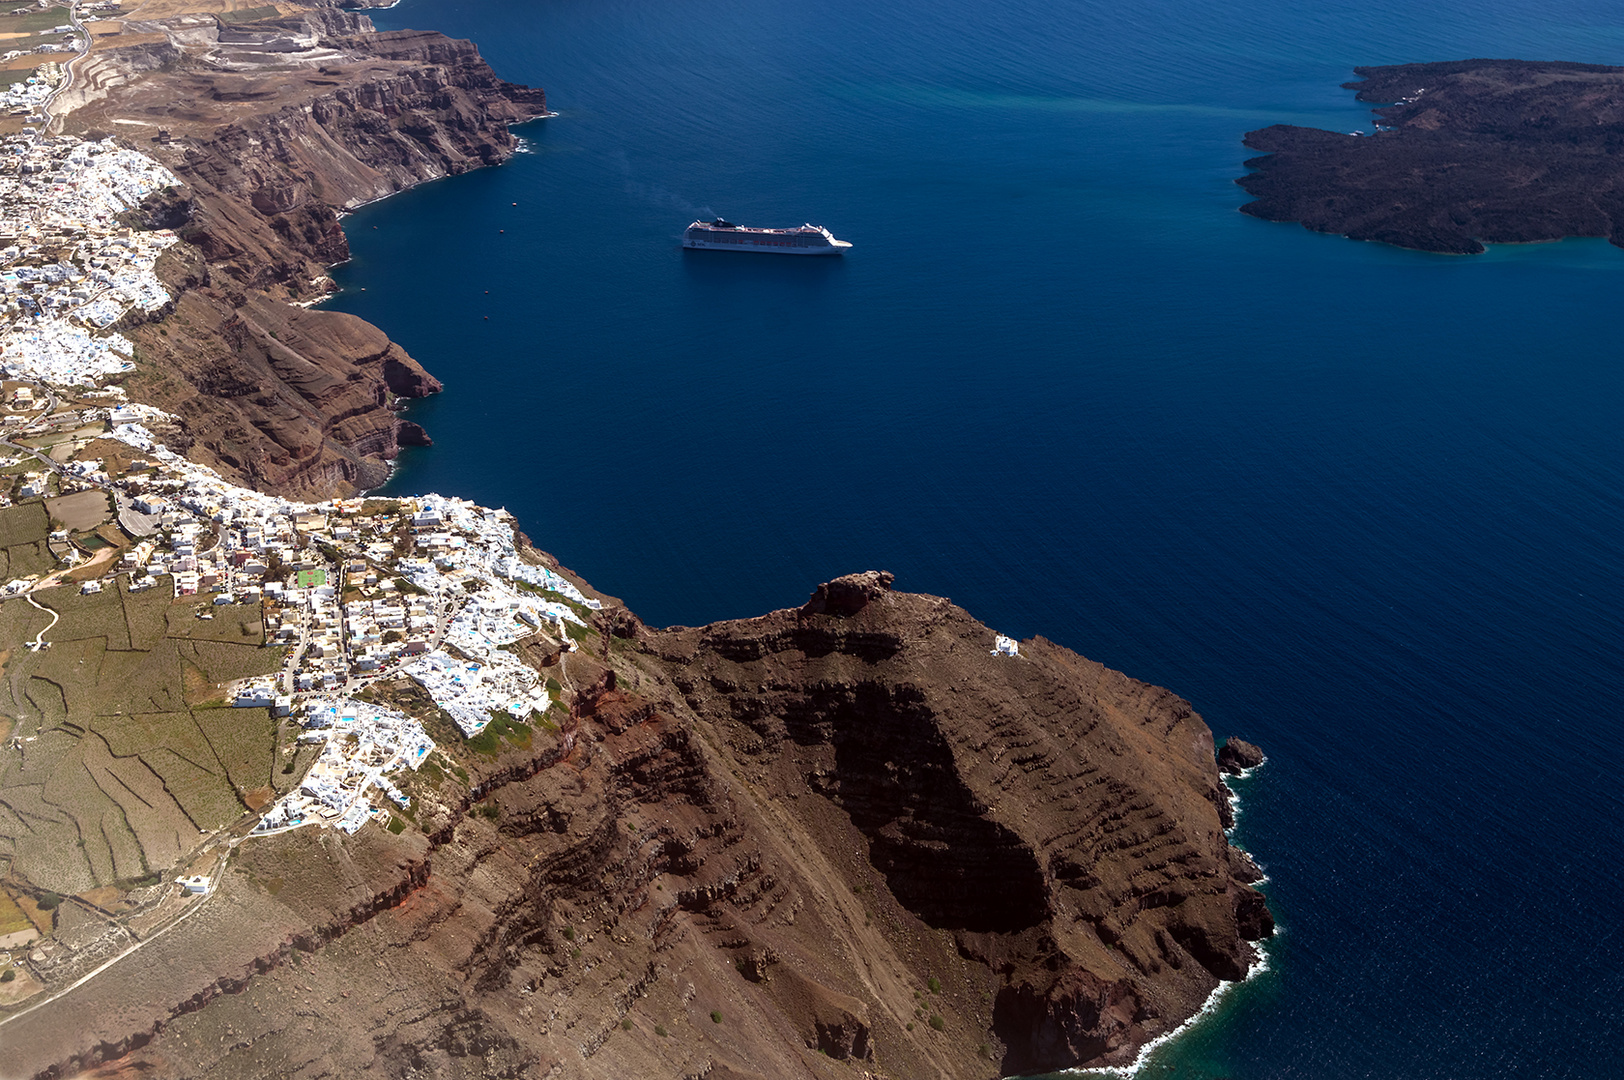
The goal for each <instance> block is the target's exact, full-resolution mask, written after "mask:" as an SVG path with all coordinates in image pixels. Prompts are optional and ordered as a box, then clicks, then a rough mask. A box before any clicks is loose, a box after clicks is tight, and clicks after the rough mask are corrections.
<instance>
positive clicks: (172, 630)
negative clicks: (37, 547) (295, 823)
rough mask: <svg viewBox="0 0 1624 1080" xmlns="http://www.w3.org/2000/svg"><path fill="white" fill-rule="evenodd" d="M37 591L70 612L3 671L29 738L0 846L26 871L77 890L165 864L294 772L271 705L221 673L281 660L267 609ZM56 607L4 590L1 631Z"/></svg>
mask: <svg viewBox="0 0 1624 1080" xmlns="http://www.w3.org/2000/svg"><path fill="white" fill-rule="evenodd" d="M34 506H35V507H36V510H37V506H38V504H34ZM18 509H24V510H26V509H29V508H28V507H19V508H18ZM37 513H38V515H39V517H40V518H41V519H43V516H44V514H43V511H42V510H37ZM3 521H4V519H0V522H3ZM3 527H4V525H3V524H0V528H3ZM17 533H18V534H21V535H28V534H27V533H26V532H22V530H21V529H19V530H17ZM9 550H10V549H9V548H8V551H9ZM37 599H39V600H40V602H41V603H42V604H43V605H44V606H46V607H48V608H50V609H51V610H53V611H56V612H58V613H59V614H60V615H61V621H60V622H58V623H57V624H56V626H55V627H53V628H52V629H51V631H50V632H49V634H48V635H47V641H48V642H49V643H50V645H49V647H48V648H47V649H45V650H43V651H40V652H31V651H28V650H26V649H24V648H14V649H13V651H12V654H11V656H10V658H9V660H8V662H7V663H6V665H5V669H4V676H3V679H0V713H3V714H5V715H6V716H8V717H10V718H12V719H13V721H14V722H15V730H14V731H13V735H14V736H16V737H17V738H18V739H20V740H23V741H22V742H21V743H20V744H19V745H20V748H21V749H20V752H13V753H12V754H9V755H7V759H6V761H5V764H4V769H3V771H0V858H3V857H5V856H10V858H11V861H12V874H13V877H14V878H18V879H22V880H26V881H28V882H30V883H31V884H32V885H34V886H36V887H38V888H41V889H49V890H52V891H55V892H61V893H79V892H83V891H85V890H87V889H92V888H96V887H98V886H106V885H110V884H113V883H115V882H118V881H128V880H132V879H137V878H141V877H144V876H146V875H147V874H149V873H152V872H154V871H166V870H168V869H170V868H172V867H174V866H175V865H176V864H177V863H179V862H180V860H181V859H182V858H183V857H184V856H185V855H186V854H187V852H189V851H190V850H191V849H192V848H193V847H194V846H195V845H196V843H197V841H198V839H199V836H200V833H201V832H203V831H208V830H213V829H218V828H220V827H222V826H224V825H228V824H230V823H231V822H232V821H233V820H235V819H236V818H237V817H238V816H239V815H240V814H242V813H243V811H244V809H245V802H246V801H253V802H259V801H260V800H262V799H264V798H265V797H267V796H268V795H269V794H271V793H272V792H273V791H274V790H275V787H274V784H275V781H281V782H282V783H284V784H287V783H291V782H292V781H293V779H294V775H293V774H284V773H282V772H280V770H278V769H276V768H274V766H275V763H276V754H277V746H278V730H277V724H276V722H275V721H274V720H273V719H272V718H271V716H270V714H269V712H268V711H267V710H264V709H231V708H224V707H220V705H221V703H223V701H224V691H223V684H226V683H228V682H230V681H231V680H234V679H240V678H244V677H247V676H251V675H259V674H264V673H268V672H271V671H274V670H275V669H276V667H277V665H278V663H279V661H280V660H281V652H280V650H273V649H266V648H263V647H262V645H261V642H262V640H263V632H262V627H261V624H260V621H259V612H258V609H257V608H255V607H237V606H230V605H228V606H224V607H221V608H217V609H214V610H213V612H212V614H214V618H213V619H210V620H200V619H198V618H197V614H198V611H199V609H200V605H198V604H197V603H195V602H191V601H190V600H189V599H185V600H182V601H179V602H176V601H174V600H172V599H171V598H170V596H169V595H168V590H167V589H161V588H160V589H151V590H147V591H145V592H139V593H130V592H128V591H127V590H126V589H125V587H124V586H123V585H122V584H121V585H120V586H119V587H117V588H109V589H106V590H104V591H102V592H100V593H93V594H90V595H80V594H79V593H78V592H77V591H75V590H73V589H71V588H60V589H53V590H49V591H47V592H45V593H42V594H39V595H38V596H37ZM49 620H50V616H49V615H48V614H47V613H45V612H42V611H39V610H37V609H35V608H34V607H32V606H31V605H30V604H29V603H28V602H27V601H26V600H21V599H18V600H11V601H7V602H6V603H5V604H3V605H0V639H3V640H6V641H12V642H21V641H26V640H28V639H30V638H31V637H32V636H33V634H34V633H35V632H36V631H37V630H39V629H40V628H41V627H43V626H45V625H46V624H47V623H48V622H49Z"/></svg>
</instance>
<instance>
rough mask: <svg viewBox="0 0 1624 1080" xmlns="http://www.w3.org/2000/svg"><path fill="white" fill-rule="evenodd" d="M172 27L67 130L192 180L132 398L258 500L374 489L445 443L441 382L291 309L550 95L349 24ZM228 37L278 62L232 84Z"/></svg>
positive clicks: (129, 62) (111, 60)
mask: <svg viewBox="0 0 1624 1080" xmlns="http://www.w3.org/2000/svg"><path fill="white" fill-rule="evenodd" d="M168 31H169V42H168V43H167V44H162V45H156V46H155V45H153V44H151V43H143V44H140V45H135V46H131V47H130V48H128V49H120V48H119V47H118V46H117V40H118V39H117V38H114V39H111V41H110V43H109V46H108V48H106V49H105V50H103V51H100V52H98V54H97V55H96V58H95V63H96V64H99V65H100V67H95V68H93V69H92V72H91V74H90V75H88V76H87V77H86V80H85V81H86V84H87V85H90V86H95V85H101V84H106V85H109V86H112V87H113V89H112V90H110V91H108V92H106V93H104V94H96V93H93V92H90V91H87V92H86V95H85V96H86V100H84V101H83V102H82V103H81V104H80V105H79V107H78V108H76V109H74V110H73V111H72V112H71V113H70V114H69V116H68V119H67V130H69V131H70V132H72V133H75V134H83V135H87V136H92V137H100V136H103V135H106V134H108V133H115V134H118V135H120V136H125V135H127V133H128V132H129V131H130V130H131V129H132V127H133V128H135V129H136V130H141V131H151V132H154V133H155V134H153V135H151V136H149V138H148V139H146V140H141V141H137V142H136V143H135V145H136V146H138V148H140V149H141V150H143V151H144V152H146V153H149V154H151V155H153V156H154V157H157V158H158V159H159V160H161V161H163V162H164V163H165V164H166V165H168V166H169V167H170V168H171V169H172V170H173V171H174V172H175V174H176V175H177V176H178V177H180V178H181V179H182V180H183V181H184V187H182V188H179V189H176V190H173V191H170V192H166V193H164V194H163V195H161V196H159V197H157V198H155V199H154V200H152V202H151V203H150V204H149V205H148V206H147V207H146V218H147V224H149V225H153V226H162V227H168V228H174V229H175V230H176V231H177V232H178V233H179V235H180V236H181V238H182V239H183V240H184V241H186V244H185V245H184V246H183V247H180V248H177V249H175V252H174V254H173V255H172V256H169V257H166V259H165V261H164V263H163V264H162V265H161V266H160V271H161V273H163V275H164V276H165V278H166V280H167V281H168V283H169V284H170V285H171V286H172V287H173V288H174V289H175V290H176V291H177V292H178V293H179V299H178V301H177V303H176V305H175V308H174V310H173V311H165V312H161V313H159V317H158V318H156V319H152V320H149V321H147V322H145V324H144V325H138V326H136V327H134V328H133V330H132V331H131V333H130V336H131V337H132V338H133V339H134V340H135V341H136V343H137V345H138V346H139V349H140V353H139V355H138V357H137V360H138V363H139V369H140V370H139V373H138V375H137V376H136V377H135V378H134V379H133V380H132V381H131V384H130V387H129V389H130V391H131V393H132V396H134V397H136V398H137V399H138V400H142V401H145V402H147V403H149V404H153V405H157V406H159V407H161V408H164V409H167V410H169V411H171V412H174V413H176V414H177V415H178V416H179V417H180V421H181V425H182V430H181V432H179V433H178V438H177V439H175V440H174V441H178V442H179V444H180V445H181V446H185V447H188V448H189V450H188V452H189V453H190V455H191V456H192V457H193V458H195V459H196V460H199V461H203V462H205V463H207V464H210V465H213V466H215V467H216V468H219V469H221V470H222V472H224V473H225V474H226V475H227V476H230V477H232V478H234V479H236V480H239V481H240V482H242V483H245V484H247V485H249V486H254V487H259V488H261V489H265V490H273V491H279V492H284V493H287V494H290V495H296V496H300V497H305V498H313V499H320V498H327V497H331V496H333V495H347V494H352V493H354V492H356V491H359V490H364V489H366V488H370V487H375V486H377V485H378V484H380V483H382V482H383V480H384V479H385V478H386V477H387V475H388V462H389V461H391V460H392V459H393V458H394V457H395V456H396V454H398V452H399V449H400V446H401V445H403V444H406V445H411V444H413V443H416V444H421V443H422V442H423V441H424V439H425V438H426V436H425V434H424V433H423V432H422V430H421V429H420V428H417V427H416V426H415V425H409V424H404V423H403V422H402V421H400V420H399V418H398V417H397V416H396V415H395V407H396V404H397V401H398V400H399V399H402V398H411V397H419V396H422V395H424V394H429V393H434V392H436V391H438V390H439V388H440V385H439V383H438V382H437V381H436V380H434V379H433V378H432V377H431V376H429V375H428V374H427V372H425V371H424V370H423V369H422V368H421V367H420V366H419V365H418V364H417V363H416V362H415V361H414V360H412V358H411V357H409V356H408V355H406V353H405V352H404V350H402V349H400V347H399V346H397V345H394V344H392V343H390V342H389V341H388V339H387V337H385V336H384V335H383V334H382V333H381V332H379V331H377V330H376V329H374V328H372V327H369V326H367V325H366V324H364V323H362V322H360V320H357V319H353V318H349V317H347V316H338V315H331V314H319V313H313V312H305V311H301V310H299V309H298V308H294V307H290V306H289V305H288V303H287V301H290V300H293V301H300V302H303V301H308V300H310V299H314V298H318V297H320V296H321V295H323V294H324V293H325V292H326V291H327V290H328V289H330V288H331V285H332V283H331V280H330V279H329V278H328V277H327V267H329V266H330V265H332V264H334V263H338V262H342V261H344V260H346V259H347V258H348V257H349V245H348V242H347V241H346V239H345V237H344V231H343V229H342V227H341V225H340V223H339V214H340V212H341V211H342V210H344V209H345V208H349V207H354V206H357V205H359V204H361V203H364V202H368V201H370V200H374V199H378V198H383V197H384V196H387V195H390V194H393V193H394V192H397V191H400V190H402V189H403V188H407V187H410V186H412V185H414V184H417V183H421V182H423V181H425V180H431V179H435V178H438V177H443V176H449V175H454V174H456V173H461V172H465V171H467V170H469V169H474V168H479V167H481V166H485V165H494V164H497V163H500V162H501V161H503V160H505V159H506V158H507V157H508V156H509V155H511V154H512V152H513V150H514V147H515V145H516V139H515V137H514V136H513V134H512V133H511V131H510V130H509V128H510V125H512V124H514V123H516V122H519V121H523V120H527V119H531V118H533V117H536V116H539V115H542V114H544V113H545V112H546V97H545V94H544V93H543V92H542V91H540V90H534V89H530V88H527V87H522V86H515V85H513V84H510V83H506V82H504V81H502V80H501V79H499V78H497V77H496V75H495V73H494V72H492V71H491V69H490V67H489V65H487V64H486V63H485V62H484V60H483V59H481V58H480V56H479V53H478V50H477V49H475V47H474V46H473V44H472V43H470V42H466V41H453V40H451V39H449V38H446V37H444V36H442V35H439V34H432V33H421V32H417V31H399V32H391V33H373V32H371V24H370V23H369V22H368V21H367V20H366V19H365V18H364V17H363V16H358V15H354V14H350V13H346V12H339V11H334V10H327V9H317V10H313V11H310V12H306V13H303V14H302V15H298V16H294V17H278V18H276V19H272V20H270V21H268V22H265V23H257V24H238V25H236V26H234V27H232V28H230V30H229V32H228V30H227V29H224V28H222V29H220V30H218V31H214V32H213V33H212V36H208V35H205V36H204V37H203V38H202V39H201V40H199V39H198V31H197V30H196V28H195V27H192V26H191V24H190V23H186V24H185V25H176V26H170V27H169V28H168ZM222 34H223V35H226V37H227V38H233V37H235V38H242V39H244V40H245V41H250V42H251V43H253V49H250V50H249V52H248V53H246V54H244V55H245V56H247V57H248V58H253V57H265V56H269V57H271V58H272V59H275V60H276V61H277V63H275V64H274V65H257V66H256V65H255V64H253V63H248V62H247V60H243V61H242V62H240V63H237V64H236V65H235V66H233V67H230V68H228V69H223V68H222V67H221V66H220V61H219V56H218V54H219V53H220V52H221V50H223V49H224V50H228V51H229V47H230V42H229V41H227V42H226V43H225V44H222V38H221V35H222ZM278 35H282V36H278ZM260 39H266V40H270V41H273V42H276V41H283V40H286V41H290V42H293V43H295V44H298V43H301V42H303V43H308V44H309V48H310V51H315V50H319V56H320V58H322V60H323V62H321V63H320V64H316V63H314V62H310V63H299V62H298V61H299V56H298V54H297V53H281V52H278V53H264V52H256V51H253V50H254V49H263V48H265V47H266V46H265V45H264V42H263V41H261V40H260ZM246 47H247V46H244V48H246ZM155 50H156V51H157V52H160V53H162V54H163V55H162V56H161V57H160V58H158V59H159V60H160V62H159V63H156V64H155V63H153V60H154V58H155V56H154V53H155ZM333 57H337V58H338V59H337V60H334V59H331V58H333ZM239 59H241V58H239ZM87 63H88V62H87ZM98 72H99V73H100V75H97V73H98ZM115 76H116V77H115ZM98 78H99V79H100V80H101V81H100V83H99V84H98V83H97V79H98ZM115 121H117V123H115Z"/></svg>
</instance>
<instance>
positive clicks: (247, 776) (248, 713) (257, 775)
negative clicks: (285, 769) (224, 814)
mask: <svg viewBox="0 0 1624 1080" xmlns="http://www.w3.org/2000/svg"><path fill="white" fill-rule="evenodd" d="M193 716H194V718H195V719H196V720H197V726H198V727H200V728H202V729H203V734H204V735H206V736H208V739H209V745H211V746H212V747H214V756H215V757H217V758H219V759H220V762H221V763H222V764H223V765H225V767H226V774H227V775H228V776H230V777H231V782H232V783H234V784H236V785H237V788H238V790H240V791H252V790H254V789H255V788H260V787H269V786H270V784H271V771H272V770H271V762H272V761H273V760H274V759H275V754H276V721H275V720H273V719H271V711H270V710H269V709H200V710H198V711H197V712H196V713H194V714H193Z"/></svg>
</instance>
